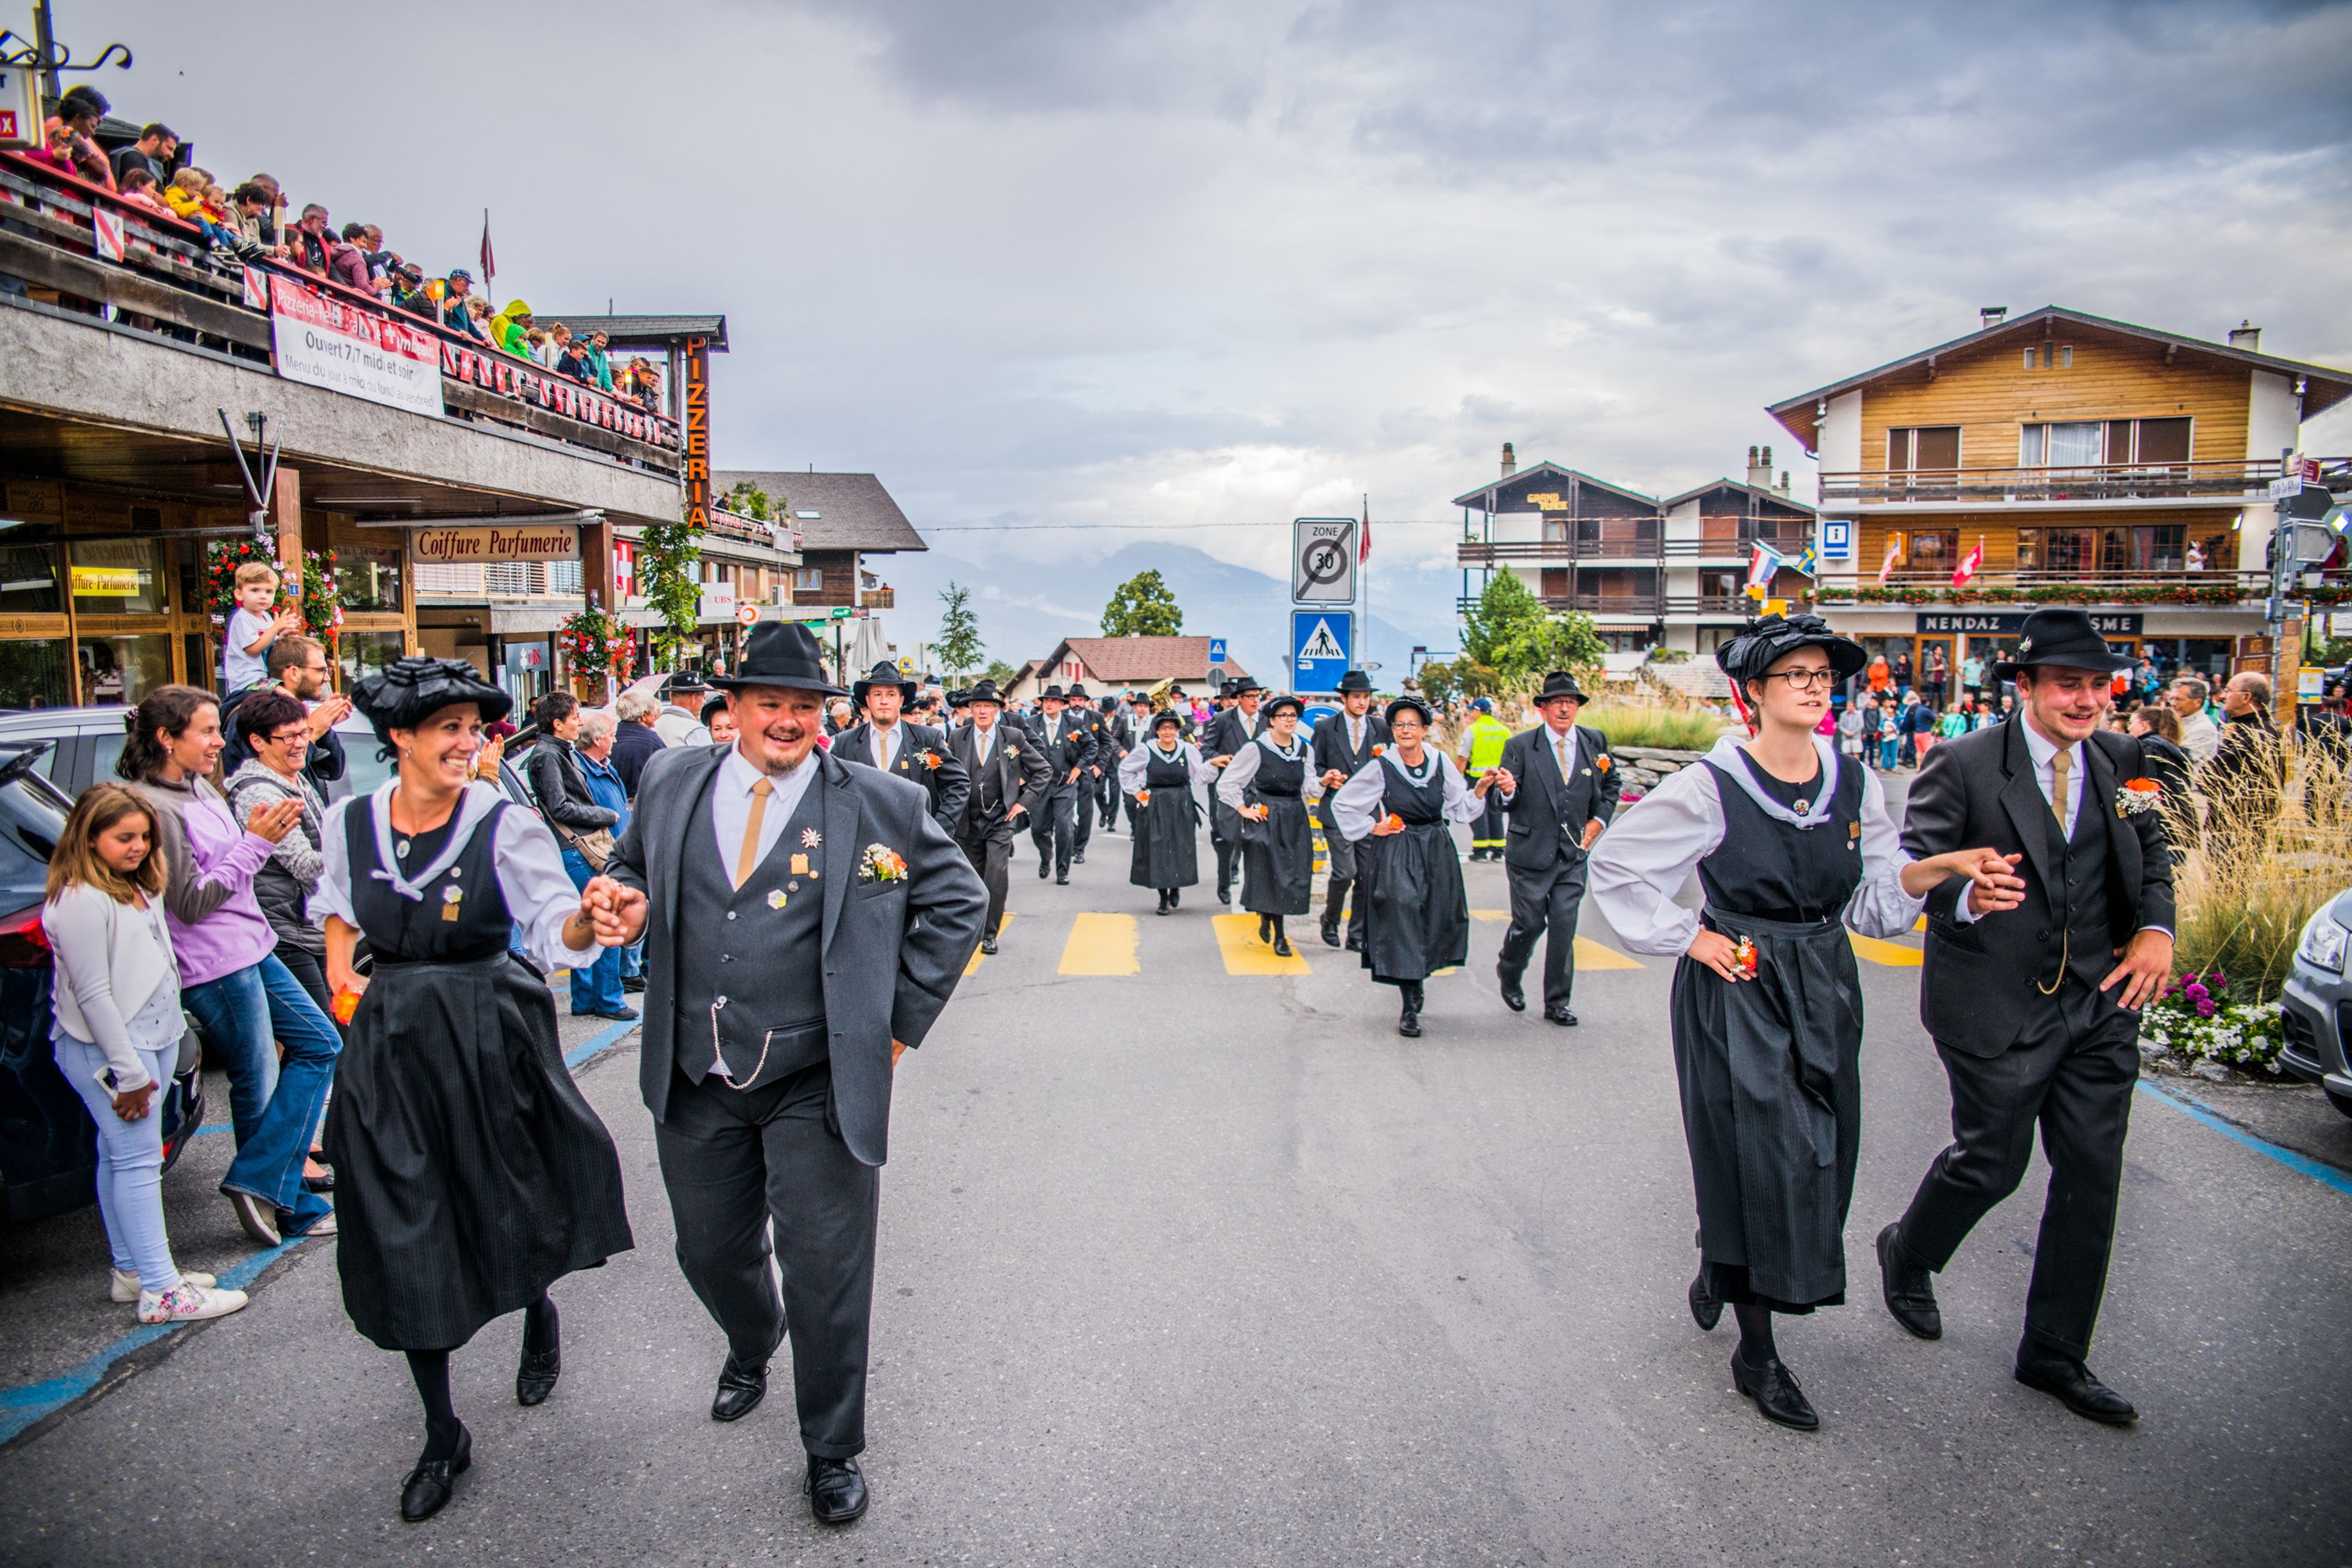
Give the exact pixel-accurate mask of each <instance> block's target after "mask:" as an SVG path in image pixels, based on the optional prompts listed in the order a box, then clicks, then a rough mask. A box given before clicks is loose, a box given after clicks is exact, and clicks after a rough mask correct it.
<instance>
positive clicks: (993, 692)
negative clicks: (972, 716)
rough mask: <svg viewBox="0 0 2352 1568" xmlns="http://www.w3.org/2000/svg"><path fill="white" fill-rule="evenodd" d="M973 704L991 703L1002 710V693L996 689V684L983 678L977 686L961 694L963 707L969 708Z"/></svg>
mask: <svg viewBox="0 0 2352 1568" xmlns="http://www.w3.org/2000/svg"><path fill="white" fill-rule="evenodd" d="M975 702H988V703H992V704H994V705H995V706H997V707H999V708H1002V707H1003V706H1004V693H1003V692H1002V691H999V690H998V689H996V682H994V681H993V680H990V679H986V678H984V677H983V678H982V679H981V681H980V682H979V684H977V685H975V686H974V687H973V688H972V689H971V690H970V691H967V692H965V693H964V694H963V705H964V706H965V707H967V708H969V707H971V705H972V704H973V703H975Z"/></svg>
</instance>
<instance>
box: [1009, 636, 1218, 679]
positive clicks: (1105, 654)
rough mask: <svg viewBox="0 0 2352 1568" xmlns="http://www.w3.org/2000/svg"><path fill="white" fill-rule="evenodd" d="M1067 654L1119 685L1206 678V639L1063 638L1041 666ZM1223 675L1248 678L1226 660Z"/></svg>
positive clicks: (1049, 665) (1091, 672) (1098, 676)
mask: <svg viewBox="0 0 2352 1568" xmlns="http://www.w3.org/2000/svg"><path fill="white" fill-rule="evenodd" d="M1065 652H1067V653H1068V654H1070V655H1073V656H1075V657H1076V658H1077V660H1078V662H1079V663H1080V664H1083V665H1085V666H1086V667H1087V674H1089V675H1091V676H1093V677H1094V678H1095V679H1097V680H1103V681H1109V682H1112V683H1114V684H1118V685H1131V684H1133V683H1135V682H1138V681H1143V682H1150V681H1160V680H1167V679H1171V678H1173V679H1177V680H1206V679H1209V639H1208V638H1207V637H1064V638H1063V639H1062V641H1061V644H1060V646H1059V647H1055V649H1054V651H1053V653H1052V654H1051V655H1050V656H1049V657H1048V658H1045V660H1044V667H1045V668H1049V669H1050V668H1054V667H1055V666H1056V665H1058V664H1060V663H1061V662H1062V658H1063V656H1064V654H1065ZM1225 673H1226V674H1227V675H1229V676H1233V675H1247V674H1248V673H1249V671H1248V670H1246V669H1244V668H1242V667H1241V665H1240V664H1239V663H1237V662H1235V661H1234V660H1233V659H1230V658H1228V659H1227V660H1225Z"/></svg>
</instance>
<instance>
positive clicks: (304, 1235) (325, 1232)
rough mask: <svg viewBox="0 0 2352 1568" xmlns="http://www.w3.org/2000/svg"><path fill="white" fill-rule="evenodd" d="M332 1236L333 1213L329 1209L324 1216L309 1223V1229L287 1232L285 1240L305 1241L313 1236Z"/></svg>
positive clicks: (333, 1225) (333, 1230) (333, 1232)
mask: <svg viewBox="0 0 2352 1568" xmlns="http://www.w3.org/2000/svg"><path fill="white" fill-rule="evenodd" d="M334 1234H335V1211H334V1210H332V1209H329V1210H328V1211H327V1212H326V1213H325V1214H322V1215H320V1216H319V1217H318V1218H317V1219H315V1220H313V1221H311V1222H310V1229H308V1230H289V1231H288V1232H287V1233H286V1239H287V1240H289V1241H307V1240H308V1239H310V1237H314V1236H332V1235H334Z"/></svg>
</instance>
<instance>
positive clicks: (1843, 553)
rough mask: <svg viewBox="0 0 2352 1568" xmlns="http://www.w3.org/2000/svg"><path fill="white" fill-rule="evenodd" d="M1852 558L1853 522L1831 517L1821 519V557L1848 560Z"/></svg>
mask: <svg viewBox="0 0 2352 1568" xmlns="http://www.w3.org/2000/svg"><path fill="white" fill-rule="evenodd" d="M1852 559H1853V524H1852V523H1851V522H1846V521H1841V520H1837V519H1832V518H1823V519H1822V560H1824V561H1850V560H1852Z"/></svg>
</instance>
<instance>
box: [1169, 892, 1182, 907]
mask: <svg viewBox="0 0 2352 1568" xmlns="http://www.w3.org/2000/svg"><path fill="white" fill-rule="evenodd" d="M1168 907H1169V908H1170V909H1171V910H1181V909H1182V908H1183V907H1184V889H1181V888H1171V889H1168Z"/></svg>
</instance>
